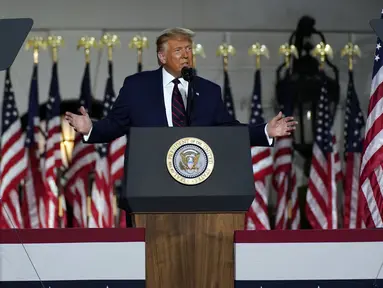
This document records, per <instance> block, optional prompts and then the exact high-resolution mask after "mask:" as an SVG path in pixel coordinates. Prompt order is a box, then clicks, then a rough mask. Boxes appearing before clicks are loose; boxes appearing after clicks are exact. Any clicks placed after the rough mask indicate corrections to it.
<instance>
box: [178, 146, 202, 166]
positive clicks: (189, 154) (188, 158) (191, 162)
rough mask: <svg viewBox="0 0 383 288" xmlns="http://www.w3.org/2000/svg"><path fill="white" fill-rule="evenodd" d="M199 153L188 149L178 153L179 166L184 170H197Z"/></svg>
mask: <svg viewBox="0 0 383 288" xmlns="http://www.w3.org/2000/svg"><path fill="white" fill-rule="evenodd" d="M200 156H201V155H200V153H199V152H198V151H196V150H193V149H189V150H185V151H183V152H181V153H180V157H181V161H180V162H179V168H180V169H181V170H184V171H194V170H198V169H199V167H198V166H197V164H198V160H199V158H200Z"/></svg>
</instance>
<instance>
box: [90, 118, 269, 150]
mask: <svg viewBox="0 0 383 288" xmlns="http://www.w3.org/2000/svg"><path fill="white" fill-rule="evenodd" d="M267 125H269V123H267V124H266V125H265V134H266V138H267V141H269V145H270V146H271V145H272V144H273V141H274V138H270V137H269V134H268V133H267ZM91 131H92V130H91ZM89 134H90V133H89Z"/></svg>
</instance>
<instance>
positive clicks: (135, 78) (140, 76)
mask: <svg viewBox="0 0 383 288" xmlns="http://www.w3.org/2000/svg"><path fill="white" fill-rule="evenodd" d="M158 73H159V72H158V69H157V70H148V71H141V72H136V73H134V74H132V75H128V76H126V77H125V80H124V85H125V84H133V83H138V84H139V83H141V82H143V81H148V80H150V79H154V78H155V77H156V75H158Z"/></svg>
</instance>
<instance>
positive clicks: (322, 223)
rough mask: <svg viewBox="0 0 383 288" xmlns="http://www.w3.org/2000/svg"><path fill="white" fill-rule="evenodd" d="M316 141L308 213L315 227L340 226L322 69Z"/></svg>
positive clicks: (308, 193) (312, 161)
mask: <svg viewBox="0 0 383 288" xmlns="http://www.w3.org/2000/svg"><path fill="white" fill-rule="evenodd" d="M321 73H322V75H321V76H322V81H323V85H322V88H321V94H320V99H319V103H318V106H317V107H318V113H317V115H318V116H317V119H316V129H315V140H314V144H313V153H312V158H311V167H310V175H309V182H308V190H307V203H306V215H307V218H308V220H309V222H310V224H311V226H312V228H314V229H335V228H337V205H336V174H337V168H336V167H335V154H336V151H334V149H333V145H334V144H333V141H334V137H333V133H332V130H331V129H332V124H333V119H334V116H333V115H331V112H330V101H329V96H328V91H327V80H326V76H325V74H324V72H323V71H322V72H321Z"/></svg>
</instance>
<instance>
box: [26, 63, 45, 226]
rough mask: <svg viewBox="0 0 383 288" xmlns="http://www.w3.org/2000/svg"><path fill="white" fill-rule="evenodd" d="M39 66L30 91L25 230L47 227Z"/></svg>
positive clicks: (34, 67) (33, 74)
mask: <svg viewBox="0 0 383 288" xmlns="http://www.w3.org/2000/svg"><path fill="white" fill-rule="evenodd" d="M37 65H38V64H36V63H35V64H34V65H33V73H32V79H31V84H30V91H29V107H28V124H27V131H26V139H25V148H26V151H27V158H28V172H27V176H26V178H25V185H24V191H25V193H24V195H25V197H24V199H23V206H22V208H23V216H24V226H25V228H41V227H45V226H44V225H42V223H41V222H40V211H39V210H40V209H39V208H40V199H41V198H42V197H43V195H44V191H45V187H44V182H43V178H42V172H41V165H40V152H39V136H40V135H39V131H40V115H39V114H40V112H39V91H38V66H37Z"/></svg>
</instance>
